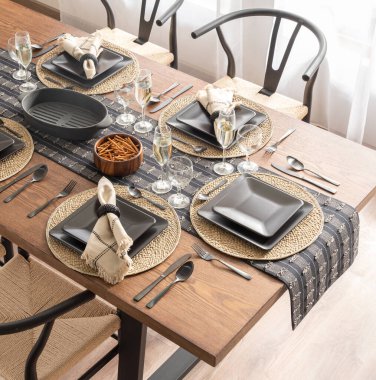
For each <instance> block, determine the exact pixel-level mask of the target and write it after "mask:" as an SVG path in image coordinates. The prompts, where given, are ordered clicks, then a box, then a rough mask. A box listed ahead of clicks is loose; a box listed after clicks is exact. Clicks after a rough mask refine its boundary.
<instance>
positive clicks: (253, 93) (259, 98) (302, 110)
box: [214, 76, 308, 120]
mask: <svg viewBox="0 0 376 380" xmlns="http://www.w3.org/2000/svg"><path fill="white" fill-rule="evenodd" d="M214 85H215V86H217V87H221V88H223V87H229V88H232V89H233V90H234V91H235V92H236V93H237V94H239V95H241V96H243V97H244V98H247V99H250V100H253V101H254V102H256V103H259V104H261V105H264V106H266V107H269V108H273V109H275V110H277V111H279V112H282V113H284V114H286V115H289V116H291V117H293V118H295V119H299V120H302V119H303V118H304V116H305V115H307V113H308V107H307V106H305V105H303V104H302V103H300V102H298V101H297V100H295V99H291V98H289V97H287V96H284V95H281V94H278V93H274V94H273V95H271V96H267V95H263V94H259V91H260V90H261V89H262V87H261V86H258V85H257V84H254V83H252V82H248V81H246V80H244V79H241V78H237V77H235V78H230V77H228V76H225V77H223V78H221V79H219V80H217V81H216V82H215V83H214Z"/></svg>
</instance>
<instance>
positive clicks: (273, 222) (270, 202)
mask: <svg viewBox="0 0 376 380" xmlns="http://www.w3.org/2000/svg"><path fill="white" fill-rule="evenodd" d="M312 208H313V207H312V205H311V204H310V203H308V202H305V201H302V200H301V199H298V198H295V197H293V196H291V195H289V194H287V193H285V192H284V191H282V190H279V189H277V188H275V187H274V186H272V185H269V184H267V183H265V182H263V181H261V180H259V179H257V178H255V177H252V176H250V175H243V176H240V177H239V178H237V179H236V180H235V181H234V182H232V183H231V184H230V185H229V186H228V187H227V188H226V189H224V190H223V191H222V192H220V193H219V194H218V195H216V196H215V197H214V198H213V199H211V200H210V201H209V202H207V203H206V204H205V205H204V206H202V207H201V208H200V209H199V210H198V214H199V215H200V216H202V217H203V218H205V219H207V220H208V221H209V222H211V223H214V224H216V225H217V226H219V227H221V228H223V229H225V230H226V231H229V232H231V233H232V234H234V235H236V236H238V237H240V238H241V239H243V240H245V241H247V242H249V243H252V244H254V245H256V246H258V247H260V248H262V249H266V250H269V249H272V248H273V247H274V246H275V245H276V244H277V243H278V242H279V241H280V240H281V239H282V238H283V237H284V236H285V235H286V234H287V233H288V232H290V231H291V230H292V229H293V228H294V227H295V226H296V225H297V224H298V223H299V222H300V221H301V220H302V219H303V218H305V217H306V216H307V215H308V213H309V212H310V211H311V210H312Z"/></svg>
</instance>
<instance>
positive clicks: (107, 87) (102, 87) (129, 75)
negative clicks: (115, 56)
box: [36, 41, 139, 95]
mask: <svg viewBox="0 0 376 380" xmlns="http://www.w3.org/2000/svg"><path fill="white" fill-rule="evenodd" d="M102 46H103V47H106V48H108V49H111V50H113V51H115V52H117V53H120V54H123V55H126V56H128V57H130V58H132V61H133V62H132V63H130V64H128V65H127V66H125V68H124V69H122V70H120V71H119V72H118V73H116V74H114V75H112V76H110V77H109V78H107V79H106V80H104V81H103V82H102V83H100V84H98V85H97V86H95V87H93V88H89V89H85V88H82V87H80V86H79V85H78V84H76V83H74V82H72V81H70V80H68V79H65V78H63V77H61V76H58V75H56V74H54V73H52V72H51V71H49V70H47V69H44V68H43V67H42V64H43V63H44V62H46V61H48V60H49V59H51V58H52V57H55V56H57V55H58V54H59V53H61V52H62V51H63V50H62V48H60V47H56V48H55V49H52V50H51V51H50V52H48V53H46V54H44V55H43V56H42V57H40V58H39V60H38V62H37V65H36V73H37V75H38V78H39V80H40V81H41V82H42V83H43V84H44V85H46V86H47V87H50V88H63V87H65V86H72V85H73V86H74V90H75V91H77V92H81V93H82V94H86V95H95V94H96V95H98V94H106V93H107V92H112V91H114V90H115V89H116V88H117V87H119V85H120V84H122V83H129V82H131V81H132V80H133V79H134V78H135V77H136V75H137V74H138V72H139V65H138V60H137V59H136V56H135V55H134V54H133V53H131V52H130V51H128V50H126V49H124V48H122V47H120V46H118V45H114V44H112V43H111V42H108V41H103V43H102ZM46 77H47V78H48V77H50V78H52V79H54V80H56V81H57V82H58V83H61V86H59V85H57V84H56V83H53V82H51V81H49V80H48V79H46Z"/></svg>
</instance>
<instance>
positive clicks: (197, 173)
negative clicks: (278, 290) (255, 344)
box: [0, 50, 359, 328]
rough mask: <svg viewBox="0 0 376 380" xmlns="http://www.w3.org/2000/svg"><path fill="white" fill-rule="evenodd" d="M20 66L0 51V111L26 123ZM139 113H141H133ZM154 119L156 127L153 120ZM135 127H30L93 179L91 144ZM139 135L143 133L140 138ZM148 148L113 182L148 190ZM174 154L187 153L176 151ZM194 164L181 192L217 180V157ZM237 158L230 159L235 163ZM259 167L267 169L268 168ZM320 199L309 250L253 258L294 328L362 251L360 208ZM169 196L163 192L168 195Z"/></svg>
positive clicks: (186, 223) (145, 140)
mask: <svg viewBox="0 0 376 380" xmlns="http://www.w3.org/2000/svg"><path fill="white" fill-rule="evenodd" d="M17 67H18V64H16V63H15V62H14V61H11V60H10V58H9V56H8V54H7V52H5V51H4V50H0V115H1V116H3V117H7V118H10V119H13V120H16V121H21V122H22V121H23V116H22V110H21V105H20V103H19V102H18V100H17V97H18V95H19V90H18V86H19V84H20V82H18V81H16V80H14V79H13V78H12V75H11V73H12V71H13V70H15V69H17ZM31 71H32V79H33V80H34V81H35V82H37V84H38V87H44V86H43V85H42V84H41V83H40V82H39V81H38V78H37V77H36V75H35V70H34V65H31ZM94 97H95V98H96V99H97V100H99V101H101V102H102V103H103V104H105V105H106V106H107V108H108V110H109V113H110V115H111V116H112V117H113V119H114V120H115V118H116V116H117V115H119V113H120V111H121V106H120V105H119V104H117V103H116V102H113V101H111V100H109V99H106V98H105V97H103V96H94ZM132 112H133V113H134V114H135V115H136V116H139V113H137V112H135V111H132ZM150 121H151V122H152V123H153V124H154V125H156V124H157V122H156V121H154V120H151V119H150ZM132 129H133V128H132V127H127V128H124V127H121V126H118V125H116V124H115V123H113V124H112V125H111V127H110V128H108V129H106V130H102V131H100V132H99V133H98V134H97V135H96V136H95V137H94V138H92V139H91V140H88V141H79V142H77V141H67V140H63V139H60V138H57V137H53V136H49V135H47V134H45V133H41V132H39V131H37V130H35V129H31V128H29V131H30V133H31V135H32V136H33V139H34V142H35V151H36V152H38V153H39V154H41V155H43V156H45V157H48V158H49V159H51V160H53V161H55V162H57V163H59V164H60V165H62V166H64V167H67V168H68V169H70V170H72V171H73V172H75V173H78V174H80V175H81V176H83V177H84V178H87V179H89V180H91V181H93V182H94V183H97V182H98V180H99V179H100V178H101V176H102V174H101V173H99V172H98V171H97V169H96V167H95V166H94V164H93V153H92V152H93V145H94V143H95V141H96V140H97V139H98V138H99V137H100V136H102V135H107V134H109V133H113V132H127V133H132ZM138 137H140V136H138ZM141 139H142V144H143V146H144V164H143V165H142V166H141V168H140V169H139V170H138V171H137V172H136V173H135V174H133V175H131V176H128V177H127V178H111V180H112V181H113V182H114V183H119V184H124V185H126V184H127V183H129V181H132V182H134V183H135V184H136V185H137V186H139V187H141V188H144V189H150V186H151V183H152V182H154V181H155V180H157V179H158V178H159V177H160V175H161V170H160V168H159V165H157V163H156V161H155V160H154V158H153V157H152V141H153V134H152V133H150V134H148V135H146V136H142V137H141ZM173 155H185V154H183V153H181V152H179V151H178V150H175V149H174V150H173ZM189 157H190V159H191V160H192V162H193V164H194V178H193V179H192V181H191V182H190V184H189V185H188V186H187V187H186V188H185V189H184V190H183V193H184V194H186V195H188V196H189V197H192V195H193V194H194V193H195V192H196V191H197V190H198V189H199V188H201V187H202V186H203V185H204V184H205V183H207V182H209V181H211V180H213V179H214V178H216V177H217V176H216V174H215V173H214V172H213V170H212V166H213V165H214V164H215V162H216V161H213V160H208V159H204V158H199V157H192V156H189ZM239 161H240V160H239V159H232V160H230V162H232V163H233V164H235V165H236V164H237V163H238V162H239ZM260 171H264V172H268V171H267V170H265V169H260ZM307 190H308V191H309V192H310V193H312V194H313V195H314V196H315V197H316V198H317V200H318V202H319V204H320V205H321V207H322V210H323V212H324V215H325V224H324V229H323V232H322V233H321V235H320V236H319V238H318V239H317V240H316V241H315V243H314V244H312V245H311V246H309V247H308V248H307V249H305V250H303V251H302V252H299V253H298V254H296V255H294V256H291V257H289V258H287V259H283V260H278V261H273V262H262V261H249V264H251V265H252V266H254V267H256V268H258V269H260V270H262V271H264V272H266V273H268V274H270V275H272V276H273V277H275V278H277V279H279V280H281V281H283V282H284V283H285V284H286V286H287V288H288V290H289V293H290V299H291V316H292V326H293V328H295V327H296V326H297V325H298V324H299V322H300V321H301V320H302V319H303V318H304V317H305V315H306V314H307V313H308V312H309V310H311V308H312V307H313V305H314V304H315V303H316V302H317V301H318V300H319V299H320V297H321V296H322V295H323V293H324V292H325V291H326V290H327V289H328V288H329V287H330V286H331V285H332V284H333V283H334V282H335V280H336V279H337V278H339V277H340V276H341V275H342V273H344V271H345V270H346V269H347V268H349V266H350V265H351V264H352V263H353V261H354V258H355V256H356V254H357V250H358V237H359V218H358V214H357V212H356V211H355V210H354V209H353V208H352V207H350V206H349V205H346V204H345V203H343V202H340V201H338V200H336V199H334V198H330V197H328V196H326V195H323V194H320V193H318V192H316V191H314V190H311V189H307ZM168 196H169V194H165V195H163V197H165V198H167V197H168ZM177 213H178V215H179V218H180V222H181V226H182V228H183V229H184V230H185V231H188V232H190V233H191V234H194V235H195V234H196V233H195V231H194V229H193V227H192V225H191V223H190V220H189V210H188V209H183V210H177Z"/></svg>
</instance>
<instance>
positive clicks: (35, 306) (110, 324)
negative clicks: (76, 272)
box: [0, 249, 120, 380]
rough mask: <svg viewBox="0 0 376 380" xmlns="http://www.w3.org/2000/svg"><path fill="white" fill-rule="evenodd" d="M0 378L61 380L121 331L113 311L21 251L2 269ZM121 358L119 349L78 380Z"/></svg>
mask: <svg viewBox="0 0 376 380" xmlns="http://www.w3.org/2000/svg"><path fill="white" fill-rule="evenodd" d="M0 294H1V296H0V378H2V379H3V378H4V379H6V380H8V379H12V380H14V379H26V380H35V379H57V378H60V377H61V376H62V375H63V374H64V373H66V372H67V371H68V370H69V369H70V368H72V367H73V366H74V365H75V364H76V363H78V362H79V361H80V360H82V359H83V358H84V357H85V356H86V355H87V354H88V353H90V352H91V351H93V350H94V349H95V348H96V347H97V346H99V345H100V344H101V343H102V342H104V341H105V340H106V339H107V338H109V337H111V336H112V335H113V334H114V332H116V331H117V330H118V329H119V327H120V319H119V317H118V316H117V315H116V314H115V310H114V309H113V308H111V307H110V306H108V305H107V304H105V303H104V302H102V301H100V300H98V299H96V298H95V295H94V294H93V293H91V292H90V291H88V290H82V289H81V288H79V287H78V286H76V285H75V284H74V283H73V282H71V281H69V280H67V279H66V278H64V277H62V276H60V275H59V274H58V273H56V272H54V271H52V270H51V269H49V268H48V267H46V266H45V265H43V264H41V263H40V262H38V261H37V260H34V259H32V258H31V257H29V255H28V254H27V253H26V252H25V251H23V250H22V249H20V250H19V254H16V255H15V256H14V257H13V258H12V259H11V260H10V261H9V262H7V264H6V265H4V266H3V267H1V268H0ZM117 353H118V346H116V347H115V348H114V349H112V350H111V351H110V352H109V353H108V354H107V355H106V356H105V358H103V359H102V360H100V361H99V362H98V363H96V364H95V365H94V366H93V367H92V368H90V369H89V370H88V371H87V372H86V373H85V374H84V375H82V376H81V377H80V379H88V378H90V377H91V376H93V375H94V374H95V373H96V372H97V371H98V370H99V369H101V368H102V367H103V366H104V365H105V364H106V363H107V362H109V361H110V360H111V359H112V358H113V357H115V356H116V355H117Z"/></svg>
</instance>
